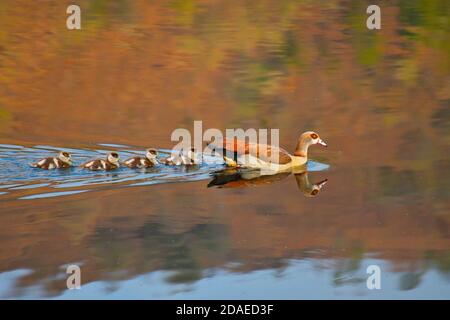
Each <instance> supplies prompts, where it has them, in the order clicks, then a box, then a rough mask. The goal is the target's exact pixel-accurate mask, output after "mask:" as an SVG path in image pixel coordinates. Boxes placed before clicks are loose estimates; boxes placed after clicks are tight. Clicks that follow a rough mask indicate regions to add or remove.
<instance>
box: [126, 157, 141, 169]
mask: <svg viewBox="0 0 450 320" xmlns="http://www.w3.org/2000/svg"><path fill="white" fill-rule="evenodd" d="M140 161H141V158H140V157H133V158H129V159H127V160H125V161H124V164H125V165H126V166H128V167H130V168H134V167H137V166H138V165H139V164H140Z"/></svg>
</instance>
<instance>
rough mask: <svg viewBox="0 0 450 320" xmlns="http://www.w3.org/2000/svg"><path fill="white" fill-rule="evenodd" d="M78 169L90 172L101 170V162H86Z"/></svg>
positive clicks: (97, 160) (98, 160)
mask: <svg viewBox="0 0 450 320" xmlns="http://www.w3.org/2000/svg"><path fill="white" fill-rule="evenodd" d="M80 167H82V168H87V169H91V170H98V169H103V166H102V161H101V160H100V159H96V160H91V161H88V162H86V163H83V164H82V165H81V166H80Z"/></svg>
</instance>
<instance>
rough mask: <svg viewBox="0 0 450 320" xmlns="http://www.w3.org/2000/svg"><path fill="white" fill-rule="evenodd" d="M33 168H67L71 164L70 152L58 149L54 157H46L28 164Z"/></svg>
mask: <svg viewBox="0 0 450 320" xmlns="http://www.w3.org/2000/svg"><path fill="white" fill-rule="evenodd" d="M30 166H32V167H33V168H39V169H45V170H51V169H56V168H69V167H70V166H72V156H71V155H70V153H68V152H65V151H60V152H59V153H58V155H57V156H56V157H48V158H45V159H42V160H39V161H38V162H35V163H32V164H30Z"/></svg>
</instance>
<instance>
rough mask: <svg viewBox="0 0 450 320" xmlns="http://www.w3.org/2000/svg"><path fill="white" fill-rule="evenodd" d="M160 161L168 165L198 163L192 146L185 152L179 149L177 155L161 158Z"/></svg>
mask: <svg viewBox="0 0 450 320" xmlns="http://www.w3.org/2000/svg"><path fill="white" fill-rule="evenodd" d="M162 163H164V164H165V165H168V166H180V165H185V166H192V165H196V164H198V155H197V152H196V151H195V149H194V148H191V149H190V150H189V151H188V152H187V153H184V152H183V150H181V151H180V153H179V154H178V155H171V156H170V157H167V158H165V159H163V161H162Z"/></svg>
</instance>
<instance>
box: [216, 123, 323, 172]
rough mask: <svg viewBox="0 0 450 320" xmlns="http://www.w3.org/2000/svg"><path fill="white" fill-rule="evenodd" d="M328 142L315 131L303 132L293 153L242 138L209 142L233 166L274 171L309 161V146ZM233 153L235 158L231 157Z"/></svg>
mask: <svg viewBox="0 0 450 320" xmlns="http://www.w3.org/2000/svg"><path fill="white" fill-rule="evenodd" d="M314 144H320V145H322V146H325V147H326V146H327V145H326V143H325V142H324V141H323V140H322V139H321V138H320V137H319V135H318V134H317V133H315V132H313V131H307V132H305V133H303V134H302V135H301V136H300V138H299V139H298V142H297V146H296V148H295V152H294V154H293V155H290V154H289V153H288V152H287V151H286V150H284V149H282V148H279V147H275V146H271V145H265V144H259V143H248V142H245V141H242V140H237V139H236V138H235V139H233V140H226V139H224V140H223V146H220V144H219V145H218V146H217V145H214V144H209V145H208V146H209V147H210V148H211V147H212V148H213V149H214V150H215V151H217V152H219V153H220V152H221V151H222V153H223V158H224V161H225V164H226V165H227V166H231V167H244V168H259V169H265V170H268V171H272V172H280V171H286V170H291V169H292V168H295V167H298V166H301V165H304V164H305V163H306V162H307V161H308V148H309V146H311V145H314ZM230 155H233V158H230Z"/></svg>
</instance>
